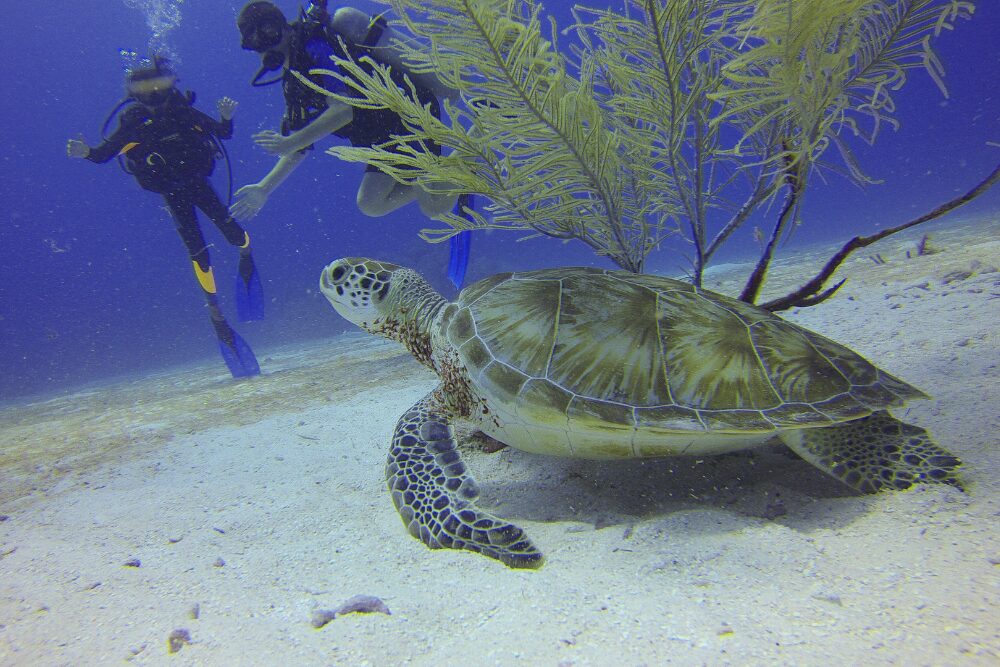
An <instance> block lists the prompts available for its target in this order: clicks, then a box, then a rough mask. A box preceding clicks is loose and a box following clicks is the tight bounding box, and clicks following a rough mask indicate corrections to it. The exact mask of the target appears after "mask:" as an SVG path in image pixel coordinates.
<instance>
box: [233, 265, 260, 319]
mask: <svg viewBox="0 0 1000 667" xmlns="http://www.w3.org/2000/svg"><path fill="white" fill-rule="evenodd" d="M236 315H237V317H239V319H240V322H253V321H256V320H262V319H264V285H263V284H262V283H261V282H260V274H259V273H258V272H257V265H256V264H255V263H254V261H253V255H240V266H239V270H238V271H237V273H236Z"/></svg>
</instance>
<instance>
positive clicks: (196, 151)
mask: <svg viewBox="0 0 1000 667" xmlns="http://www.w3.org/2000/svg"><path fill="white" fill-rule="evenodd" d="M175 93H176V95H175V96H174V98H172V99H171V100H170V101H169V102H168V103H167V105H166V107H165V108H163V109H158V110H155V111H154V110H151V109H148V108H146V107H144V106H143V105H141V104H135V105H133V106H131V107H129V108H128V109H126V110H125V111H124V112H123V114H122V125H123V126H124V127H127V128H129V129H130V131H129V134H130V135H131V136H132V137H133V140H132V143H131V144H130V146H129V147H128V149H127V150H126V151H125V152H124V154H123V157H124V166H125V169H126V171H128V172H129V173H130V174H132V175H133V176H135V179H136V181H137V182H138V183H139V185H140V186H141V187H142V188H143V189H145V190H149V191H151V192H157V193H163V192H167V191H168V190H170V188H171V187H172V186H174V185H176V184H179V183H181V184H182V183H187V182H191V181H196V180H199V179H203V178H208V177H209V176H211V174H212V171H213V170H214V169H215V159H216V156H217V155H218V145H217V144H216V141H215V139H214V137H213V134H212V129H211V128H210V127H206V126H205V122H204V116H203V115H202V114H200V113H199V112H198V111H196V110H195V109H194V107H193V106H192V105H191V100H190V98H188V97H187V96H185V95H183V94H182V93H181V92H180V91H175Z"/></svg>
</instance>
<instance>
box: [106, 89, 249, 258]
mask: <svg viewBox="0 0 1000 667" xmlns="http://www.w3.org/2000/svg"><path fill="white" fill-rule="evenodd" d="M213 136H215V137H217V138H219V139H229V138H230V137H232V136H233V121H232V120H231V119H230V120H223V121H217V120H215V119H214V118H211V117H210V116H208V115H206V114H204V113H202V112H201V111H198V110H197V109H195V108H194V107H193V106H191V104H190V102H189V101H188V98H187V97H186V96H184V95H183V94H181V93H180V92H179V91H174V95H173V97H172V98H171V100H170V101H169V102H168V103H167V104H166V105H165V106H163V107H159V108H149V107H146V106H143V105H141V104H133V105H132V106H130V107H128V108H127V109H126V110H125V111H124V112H123V113H122V115H121V118H120V121H119V126H118V129H117V130H115V132H114V133H113V134H112V135H111V136H110V137H109V138H108V139H107V140H105V141H104V142H103V143H102V144H101V145H100V146H97V147H96V148H93V149H91V151H90V154H89V155H88V156H87V159H88V160H91V161H92V162H99V163H103V162H107V161H109V160H111V159H112V158H113V157H115V156H116V155H122V156H123V157H124V158H125V163H126V167H127V169H128V171H129V172H130V173H131V174H132V175H134V176H135V179H136V181H138V183H139V185H140V186H141V187H142V188H143V189H145V190H149V191H150V192H155V193H157V194H160V195H163V199H164V200H165V201H166V204H167V207H168V208H169V209H170V214H171V216H172V217H173V219H174V224H175V225H176V227H177V233H178V234H180V237H181V239H182V240H183V241H184V245H185V246H186V247H187V250H188V254H189V255H190V256H191V260H192V261H193V262H196V263H197V264H198V266H199V267H200V268H201V270H202V271H208V269H209V265H210V261H209V255H208V248H207V246H206V243H205V236H204V235H203V234H202V231H201V227H200V226H199V225H198V216H197V213H196V211H195V209H201V210H202V211H203V212H204V213H205V215H207V216H208V217H209V218H210V219H211V220H212V222H214V223H215V226H216V227H218V228H219V231H221V232H222V234H223V235H224V236H225V237H226V240H227V241H228V242H229V243H231V244H232V245H234V246H243V245H244V244H245V243H246V240H247V237H246V234H245V233H244V230H243V228H242V227H240V225H239V224H238V223H237V222H236V220H234V219H233V218H232V217H231V216H230V215H229V210H228V208H227V207H226V205H225V204H224V203H223V202H222V200H220V199H219V195H218V194H217V193H216V192H215V189H214V188H213V187H212V183H211V181H209V176H211V175H212V171H213V170H214V169H215V154H216V146H215V144H214V142H213V140H212V137H213Z"/></svg>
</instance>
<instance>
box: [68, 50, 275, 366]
mask: <svg viewBox="0 0 1000 667" xmlns="http://www.w3.org/2000/svg"><path fill="white" fill-rule="evenodd" d="M125 83H126V90H127V95H128V96H127V97H126V98H125V100H124V101H123V102H122V103H121V104H119V105H118V107H116V108H115V109H114V111H112V112H111V115H109V116H108V121H107V122H105V124H104V130H105V132H104V133H106V130H107V127H108V124H109V123H110V122H111V119H112V118H113V117H114V116H116V115H117V116H118V123H119V124H118V128H117V129H116V130H115V131H114V132H113V133H112V134H111V136H110V137H104V138H103V141H102V143H101V144H100V145H99V146H96V147H93V148H91V147H90V146H88V145H87V143H86V142H85V141H84V140H83V137H82V135H81V136H80V137H79V138H77V139H70V140H69V141H68V142H67V144H66V153H67V155H69V156H70V157H73V158H81V159H83V158H85V159H87V160H90V161H91V162H96V163H102V164H103V163H105V162H108V161H109V160H111V159H112V158H114V157H116V156H117V157H118V159H119V163H120V164H121V165H122V167H123V169H125V171H126V172H127V173H129V174H131V175H133V176H134V177H135V179H136V181H137V182H138V183H139V185H140V187H142V188H143V189H144V190H148V191H150V192H155V193H157V194H159V195H162V196H163V199H164V201H165V202H166V205H167V208H168V209H169V211H170V215H171V217H172V218H173V220H174V225H175V226H176V227H177V232H178V234H180V237H181V239H182V240H183V241H184V245H185V246H186V247H187V250H188V254H189V255H190V257H191V262H192V264H193V267H194V273H195V277H196V278H197V279H198V284H199V285H200V286H201V289H202V293H203V294H204V297H205V301H206V303H207V305H208V311H209V316H210V317H211V319H212V326H213V327H214V329H215V333H216V336H217V337H218V339H219V351H220V352H221V353H222V357H223V359H224V360H225V362H226V365H227V366H228V367H229V370H230V372H231V373H232V375H233V377H234V378H242V377H250V376H253V375H258V374H259V373H260V367H259V366H258V364H257V359H256V358H255V357H254V354H253V351H252V350H251V349H250V347H249V346H248V345H247V344H246V342H245V341H244V340H243V339H242V338H240V336H239V334H237V333H236V332H235V331H233V329H232V327H231V326H230V325H229V323H228V322H226V319H225V317H224V316H223V314H222V311H221V310H220V309H219V303H218V299H217V298H216V287H215V276H214V274H213V272H212V264H211V261H210V259H209V253H208V246H207V245H206V243H205V237H204V235H203V234H202V231H201V228H200V226H199V224H198V217H197V213H196V210H195V209H201V211H202V212H203V213H205V215H207V216H208V217H209V218H210V219H211V220H212V222H214V223H215V226H216V227H218V228H219V231H220V232H222V234H223V236H225V238H226V240H227V241H228V242H229V243H230V244H231V245H234V246H236V247H237V248H239V253H240V260H239V270H238V272H237V273H238V275H237V279H236V306H237V309H236V310H237V314H238V316H239V319H240V320H241V321H244V322H248V321H251V320H259V319H263V317H264V293H263V287H262V285H261V280H260V276H259V275H258V273H257V267H256V265H255V264H254V261H253V256H252V254H251V252H250V236H249V235H248V234H247V233H246V232H245V231H244V230H243V228H242V227H240V225H239V224H238V223H237V222H236V220H234V219H233V218H232V216H230V215H229V210H228V208H227V207H226V205H225V204H224V203H223V202H222V201H221V200H220V199H219V196H218V194H216V192H215V189H214V188H213V187H212V184H211V182H210V181H209V176H211V174H212V172H213V171H214V169H215V161H216V156H217V154H218V153H219V152H220V151H223V149H222V144H221V143H220V140H223V139H229V138H230V137H232V135H233V121H232V117H233V113H234V111H235V109H236V102H235V101H234V100H232V99H230V98H228V97H223V98H222V99H221V100H219V101H218V103H217V108H218V111H219V116H220V117H221V118H222V120H221V121H217V120H215V119H214V118H211V117H209V116H207V115H206V114H204V113H202V112H201V111H198V110H197V109H195V108H194V106H193V104H194V94H193V93H191V92H188V93H181V92H180V91H179V90H177V88H176V83H177V75H176V74H175V73H174V71H173V69H172V68H171V67H170V64H169V62H168V61H167V60H166V59H165V58H162V57H159V56H154V57H153V60H152V63H151V64H149V65H148V66H144V67H140V68H136V69H131V70H129V71H128V72H127V74H126V81H125ZM123 107H124V110H122V109H123ZM119 112H120V113H119ZM102 134H103V133H102Z"/></svg>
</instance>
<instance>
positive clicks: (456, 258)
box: [448, 194, 475, 289]
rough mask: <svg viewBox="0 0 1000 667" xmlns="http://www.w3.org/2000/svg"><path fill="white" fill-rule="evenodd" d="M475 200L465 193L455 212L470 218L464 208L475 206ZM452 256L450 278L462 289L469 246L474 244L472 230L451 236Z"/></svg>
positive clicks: (449, 269)
mask: <svg viewBox="0 0 1000 667" xmlns="http://www.w3.org/2000/svg"><path fill="white" fill-rule="evenodd" d="M474 206H475V201H474V200H473V198H472V195H469V194H464V195H460V196H459V197H458V201H457V202H455V210H454V213H455V214H456V215H460V216H462V217H463V218H465V219H467V220H468V219H470V218H469V215H468V214H467V213H465V211H464V210H463V209H465V208H473V207H474ZM450 245H451V257H450V258H449V260H448V278H449V279H450V280H451V282H452V283H453V284H454V285H455V287H456V288H457V289H462V283H463V282H465V270H466V269H467V268H469V247H470V246H471V245H472V232H469V231H465V232H459V233H458V234H455V235H454V236H452V237H451V241H450Z"/></svg>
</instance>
